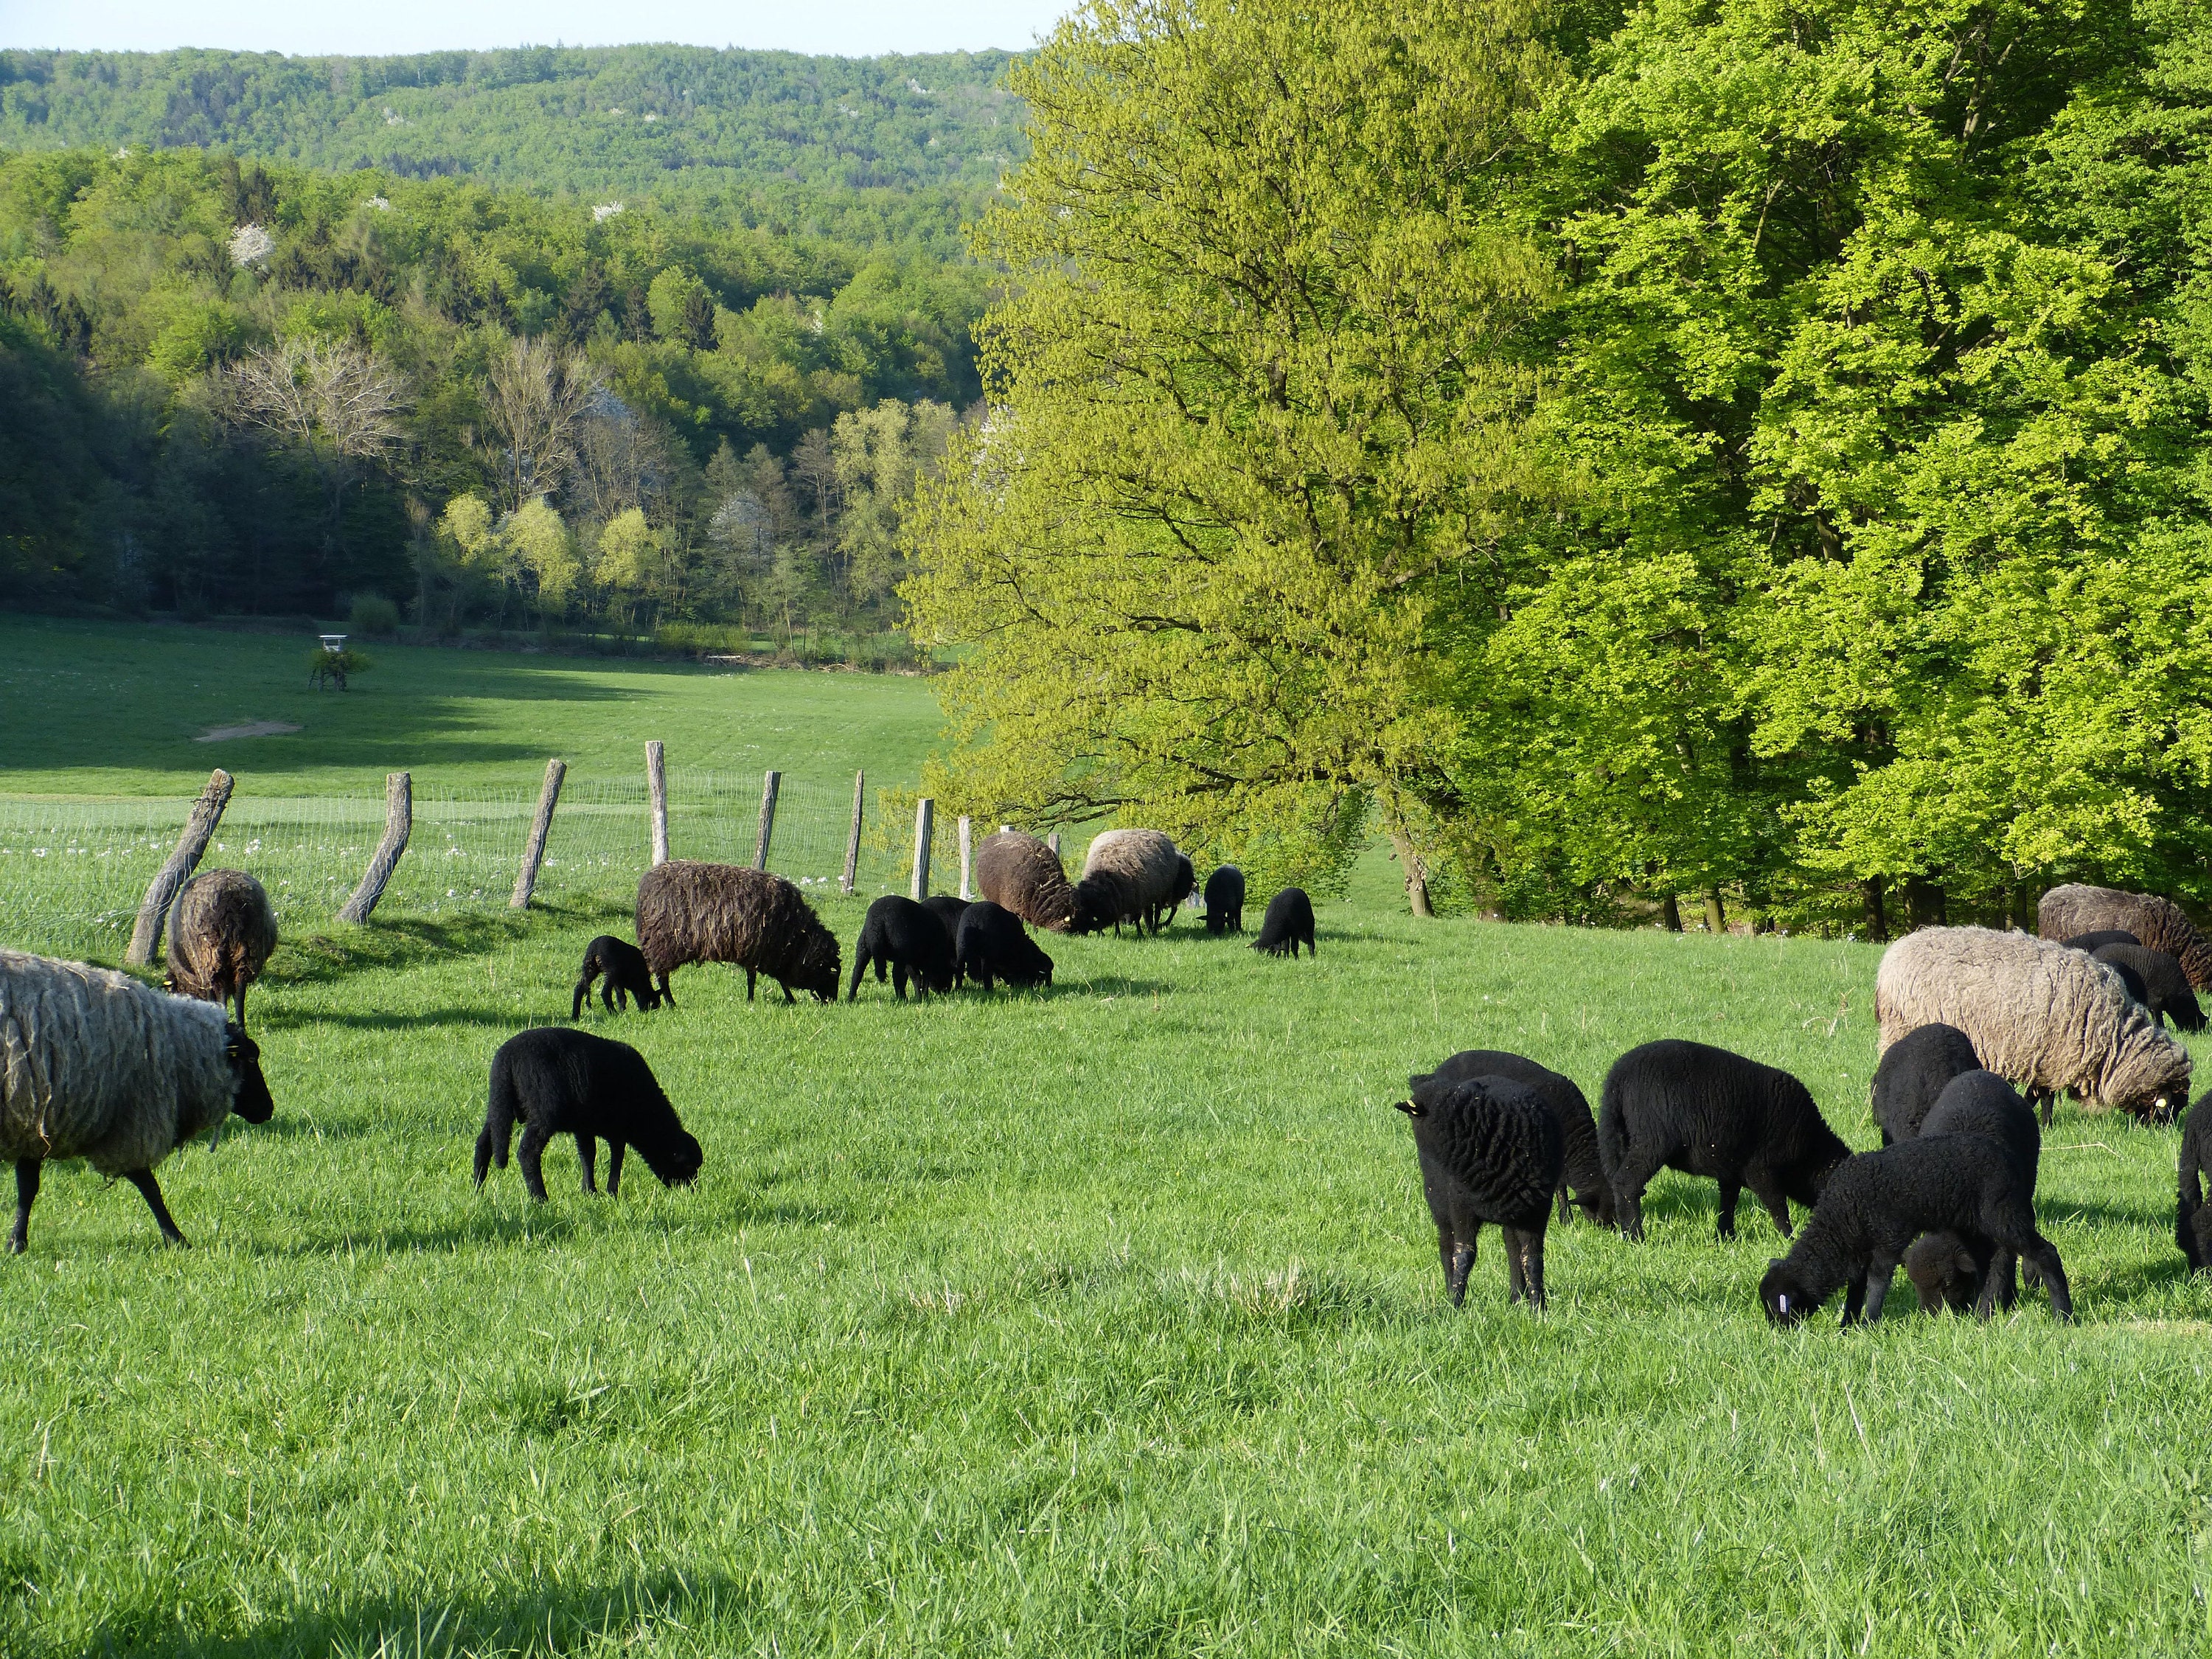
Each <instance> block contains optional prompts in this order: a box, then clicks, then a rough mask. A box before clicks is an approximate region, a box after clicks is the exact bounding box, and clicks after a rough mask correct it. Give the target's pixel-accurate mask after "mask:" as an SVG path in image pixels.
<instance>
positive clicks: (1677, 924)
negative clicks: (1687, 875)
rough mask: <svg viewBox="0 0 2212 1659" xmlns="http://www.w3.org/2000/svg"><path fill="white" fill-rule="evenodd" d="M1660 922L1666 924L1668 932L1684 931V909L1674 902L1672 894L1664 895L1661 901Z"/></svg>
mask: <svg viewBox="0 0 2212 1659" xmlns="http://www.w3.org/2000/svg"><path fill="white" fill-rule="evenodd" d="M1659 920H1660V921H1662V922H1664V923H1666V925H1667V931H1668V933H1680V932H1681V931H1682V907H1681V906H1680V905H1679V904H1677V903H1676V902H1674V895H1673V894H1672V893H1668V894H1665V895H1663V896H1662V897H1661V898H1660V900H1659Z"/></svg>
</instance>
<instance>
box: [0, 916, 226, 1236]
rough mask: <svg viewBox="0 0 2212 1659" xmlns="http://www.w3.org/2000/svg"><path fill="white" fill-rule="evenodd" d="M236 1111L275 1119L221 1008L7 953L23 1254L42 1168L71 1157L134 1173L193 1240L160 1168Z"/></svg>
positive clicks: (12, 1127)
mask: <svg viewBox="0 0 2212 1659" xmlns="http://www.w3.org/2000/svg"><path fill="white" fill-rule="evenodd" d="M234 1109H235V1110H236V1111H237V1112H238V1113H239V1115H240V1116H242V1117H244V1118H246V1121H249V1122H254V1123H259V1122H265V1121H267V1120H268V1117H269V1115H270V1102H269V1089H268V1085H267V1084H266V1082H264V1079H263V1078H262V1075H261V1066H260V1060H259V1056H258V1050H257V1049H256V1048H254V1046H253V1044H252V1042H251V1041H249V1040H248V1039H247V1038H246V1036H244V1035H243V1034H242V1033H240V1032H236V1031H234V1030H232V1029H231V1028H230V1027H229V1026H228V1024H226V1022H225V1021H224V1018H223V1011H222V1008H221V1007H219V1006H216V1004H214V1003H210V1002H201V1001H197V1000H194V999H192V998H189V997H172V996H164V995H163V994H161V993H160V992H158V991H155V990H150V989H149V988H148V987H145V986H143V985H141V984H140V983H139V982H138V981H136V980H134V979H132V978H131V977H130V976H129V975H125V974H118V973H112V972H110V971H109V970H107V969H104V968H93V967H88V966H87V965H86V964H84V963H79V962H58V961H55V960H53V959H52V958H50V957H34V956H28V955H26V954H23V953H22V952H20V951H0V1158H4V1159H6V1160H8V1161H9V1162H11V1163H13V1164H15V1166H16V1210H15V1231H14V1233H13V1234H12V1235H11V1237H10V1240H9V1243H10V1246H11V1248H13V1249H18V1250H20V1249H22V1248H23V1238H24V1232H25V1229H26V1228H27V1225H28V1223H29V1219H30V1211H31V1201H32V1200H33V1198H34V1197H35V1196H36V1195H37V1193H38V1173H37V1171H38V1169H39V1166H40V1164H43V1163H45V1162H46V1160H47V1159H50V1158H83V1159H84V1160H85V1161H86V1162H87V1163H88V1164H91V1165H92V1167H93V1168H94V1169H95V1170H99V1171H100V1173H101V1174H103V1175H107V1176H125V1177H127V1178H128V1179H129V1180H130V1181H131V1182H132V1183H133V1184H134V1185H136V1186H137V1188H138V1189H139V1191H140V1192H142V1193H143V1194H146V1200H147V1202H148V1204H149V1206H151V1207H152V1208H153V1211H154V1216H155V1220H156V1221H158V1222H160V1223H161V1231H162V1232H163V1233H164V1234H165V1235H167V1236H168V1237H170V1238H172V1239H173V1240H174V1241H175V1242H177V1243H183V1237H182V1235H181V1234H179V1233H178V1231H176V1224H175V1223H174V1222H173V1221H171V1220H170V1219H169V1215H168V1212H167V1209H166V1208H164V1207H163V1206H162V1204H161V1192H160V1188H158V1187H156V1186H155V1184H154V1177H153V1170H154V1168H155V1165H156V1164H160V1163H161V1160H162V1159H163V1158H167V1156H168V1155H169V1154H170V1153H171V1152H173V1151H175V1150H176V1148H177V1147H178V1146H179V1145H181V1144H182V1143H183V1142H185V1141H187V1140H189V1139H191V1138H192V1137H193V1136H194V1135H197V1134H200V1133H204V1132H205V1131H207V1130H210V1129H212V1128H214V1127H216V1126H217V1125H218V1124H220V1123H221V1122H222V1121H223V1119H224V1118H226V1117H228V1115H230V1114H231V1112H232V1111H233V1110H234Z"/></svg>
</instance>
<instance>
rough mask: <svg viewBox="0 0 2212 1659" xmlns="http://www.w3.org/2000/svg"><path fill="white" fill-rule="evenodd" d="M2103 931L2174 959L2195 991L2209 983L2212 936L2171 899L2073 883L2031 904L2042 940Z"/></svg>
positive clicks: (2046, 894)
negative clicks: (2127, 937)
mask: <svg viewBox="0 0 2212 1659" xmlns="http://www.w3.org/2000/svg"><path fill="white" fill-rule="evenodd" d="M2106 930H2121V931H2124V932H2126V933H2131V934H2133V935H2134V936H2135V942H2136V944H2138V945H2148V946H2149V947H2150V948H2151V949H2152V950H2154V951H2165V952H2166V954H2167V955H2168V956H2170V957H2175V958H2177V959H2178V960H2179V962H2180V963H2181V969H2182V971H2183V972H2184V973H2185V974H2187V975H2189V982H2190V983H2191V985H2193V986H2195V987H2197V989H2198V990H2200V991H2201V990H2203V989H2204V987H2206V986H2208V985H2212V939H2206V938H2205V937H2204V935H2203V933H2199V932H2198V931H2197V925H2196V924H2195V923H2194V922H2192V921H2190V920H2189V918H2188V917H2187V916H2185V915H2183V914H2182V912H2181V907H2180V906H2179V905H2178V904H2176V903H2174V902H2172V900H2171V899H2162V898H2159V897H2157V896H2154V895H2153V894H2149V893H2124V892H2122V891H2121V890H2119V889H2118V888H2116V887H2084V886H2081V885H2079V884H2075V885H2069V886H2066V887H2054V888H2052V889H2051V890H2050V891H2049V892H2047V893H2045V895H2044V896H2043V900H2042V902H2040V903H2039V904H2038V905H2037V906H2036V907H2035V931H2036V932H2037V933H2040V934H2042V935H2043V937H2044V938H2045V939H2077V938H2079V937H2080V936H2081V935H2082V934H2084V933H2100V932H2104V931H2106ZM2106 942H2107V943H2119V944H2124V943H2126V941H2125V940H2118V941H2113V940H2108V941H2106Z"/></svg>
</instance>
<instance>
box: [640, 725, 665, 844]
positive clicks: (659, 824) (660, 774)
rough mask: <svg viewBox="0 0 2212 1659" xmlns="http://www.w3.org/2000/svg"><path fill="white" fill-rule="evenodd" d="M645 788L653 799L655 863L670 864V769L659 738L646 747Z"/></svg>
mask: <svg viewBox="0 0 2212 1659" xmlns="http://www.w3.org/2000/svg"><path fill="white" fill-rule="evenodd" d="M645 787H646V789H647V792H648V793H650V794H651V795H652V797H653V863H654V864H656V865H661V864H665V863H667V862H668V768H667V766H666V764H665V763H664V760H663V757H662V755H661V749H660V743H659V739H658V738H655V739H654V740H653V742H651V743H648V744H646V745H645Z"/></svg>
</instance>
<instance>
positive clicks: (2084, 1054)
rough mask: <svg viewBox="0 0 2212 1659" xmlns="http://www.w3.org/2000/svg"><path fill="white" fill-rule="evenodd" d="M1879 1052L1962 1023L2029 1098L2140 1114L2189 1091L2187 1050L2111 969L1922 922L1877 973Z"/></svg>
mask: <svg viewBox="0 0 2212 1659" xmlns="http://www.w3.org/2000/svg"><path fill="white" fill-rule="evenodd" d="M1874 1007H1875V1019H1876V1020H1877V1021H1878V1022H1879V1023H1880V1024H1881V1039H1880V1045H1879V1046H1880V1048H1881V1049H1887V1048H1888V1047H1889V1045H1890V1044H1891V1043H1893V1042H1896V1041H1897V1040H1898V1039H1899V1037H1901V1036H1904V1035H1905V1033H1906V1032H1907V1031H1910V1030H1913V1029H1914V1028H1915V1027H1917V1026H1921V1025H1932V1024H1943V1025H1955V1026H1957V1027H1958V1028H1959V1029H1960V1030H1962V1031H1964V1032H1965V1033H1966V1036H1967V1038H1968V1039H1969V1040H1970V1041H1971V1042H1972V1043H1973V1045H1974V1052H1975V1053H1976V1054H1978V1055H1980V1056H1981V1061H1982V1064H1983V1065H1984V1066H1987V1067H1988V1068H1989V1069H1990V1071H1992V1072H1995V1073H1996V1074H1997V1075H1998V1076H1999V1077H2002V1078H2003V1079H2006V1080H2007V1081H2008V1082H2010V1083H2012V1084H2013V1085H2015V1086H2017V1087H2019V1088H2021V1089H2023V1090H2026V1091H2029V1092H2032V1093H2033V1092H2046V1091H2047V1092H2051V1093H2055V1092H2057V1091H2059V1090H2061V1089H2071V1090H2073V1091H2075V1092H2076V1093H2078V1094H2080V1095H2081V1097H2083V1098H2084V1099H2085V1100H2087V1101H2090V1102H2092V1103H2095V1104H2098V1105H2103V1106H2119V1107H2124V1108H2127V1109H2130V1110H2135V1111H2142V1110H2145V1109H2148V1108H2149V1107H2150V1105H2151V1104H2152V1103H2153V1102H2154V1101H2155V1100H2157V1099H2159V1098H2160V1097H2164V1098H2165V1099H2166V1100H2167V1101H2168V1102H2169V1103H2172V1105H2174V1106H2176V1107H2178V1106H2179V1105H2180V1103H2182V1102H2183V1101H2185V1100H2186V1099H2187V1098H2188V1094H2189V1051H2188V1050H2187V1049H2185V1048H2183V1047H2182V1046H2181V1045H2180V1044H2179V1042H2175V1041H2174V1040H2173V1039H2172V1037H2170V1036H2166V1033H2165V1032H2163V1031H2161V1030H2159V1029H2158V1027H2157V1026H2156V1024H2154V1023H2153V1022H2152V1019H2151V1017H2150V1015H2149V1014H2148V1013H2147V1012H2144V1010H2143V1008H2142V1006H2141V1005H2140V1004H2138V1003H2137V1002H2136V1000H2134V999H2133V998H2131V997H2130V996H2129V995H2128V994H2127V990H2126V987H2124V986H2123V985H2122V984H2121V982H2120V976H2119V975H2118V974H2116V973H2114V972H2113V971H2112V969H2111V968H2110V967H2109V966H2107V965H2106V963H2101V962H2098V961H2096V960H2094V959H2093V958H2092V957H2086V956H2084V955H2082V954H2081V952H2080V951H2069V950H2068V949H2067V948H2066V947H2065V946H2064V945H2060V944H2057V943H2056V942H2055V941H2053V940H2050V939H2031V938H2029V937H2028V936H2027V934H2026V933H1998V932H1996V931H1995V930H1994V929H1992V928H1988V927H1925V928H1923V929H1921V931H1919V932H1918V933H1908V934H1906V935H1905V937H1904V938H1903V939H1899V940H1898V942H1897V943H1896V944H1894V945H1891V946H1890V947H1889V949H1888V950H1887V951H1885V952H1883V954H1882V958H1881V968H1880V969H1878V970H1877V971H1876V973H1875V989H1874Z"/></svg>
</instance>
